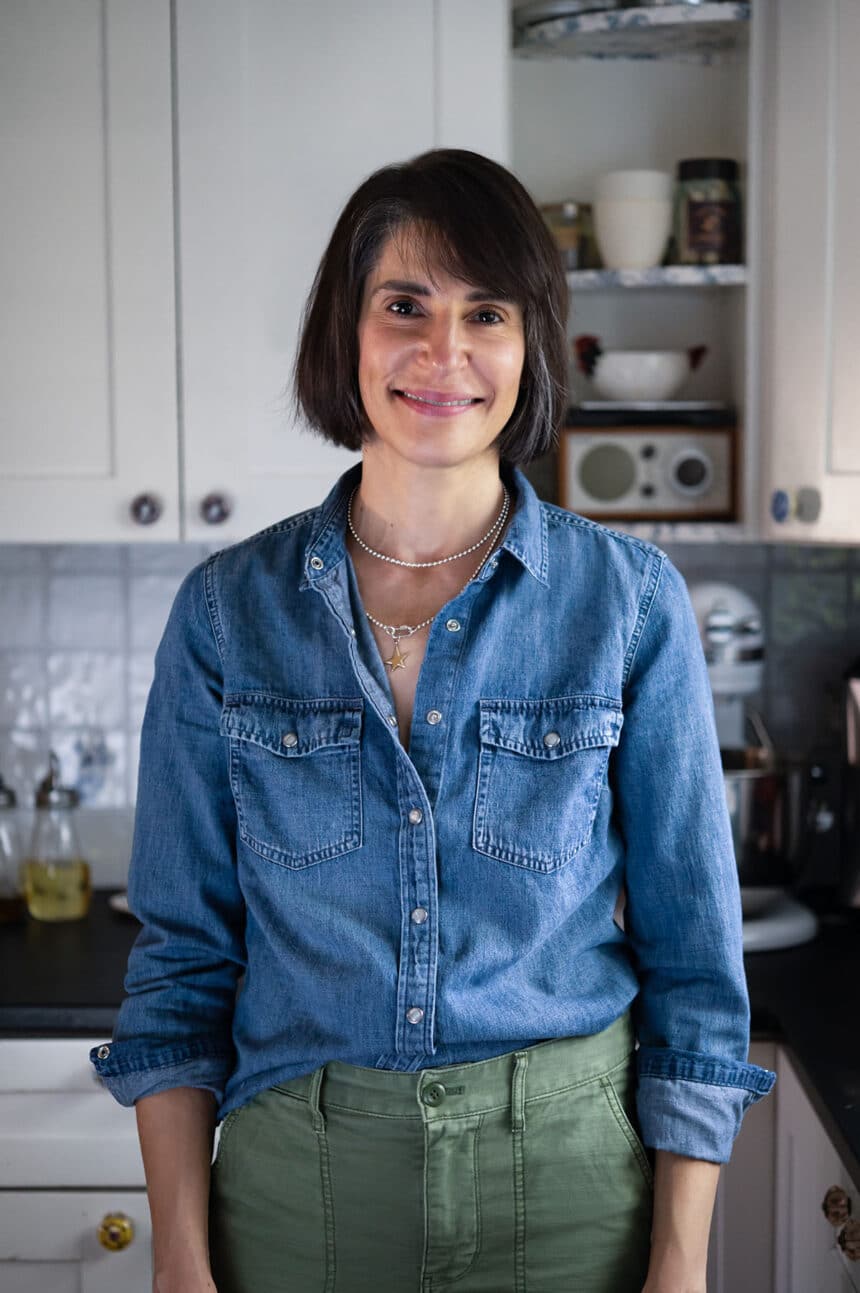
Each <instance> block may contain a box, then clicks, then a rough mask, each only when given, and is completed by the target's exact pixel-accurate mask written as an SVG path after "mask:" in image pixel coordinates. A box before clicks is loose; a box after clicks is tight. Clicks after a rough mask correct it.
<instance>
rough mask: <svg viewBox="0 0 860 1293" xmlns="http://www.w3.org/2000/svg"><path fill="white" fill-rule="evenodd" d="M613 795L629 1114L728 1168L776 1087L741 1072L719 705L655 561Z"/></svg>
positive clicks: (670, 568) (743, 994)
mask: <svg viewBox="0 0 860 1293" xmlns="http://www.w3.org/2000/svg"><path fill="white" fill-rule="evenodd" d="M628 657H629V659H628V666H627V676H626V679H625V686H624V690H623V696H622V701H623V712H624V724H623V727H622V731H621V738H620V741H619V744H618V747H617V749H616V750H615V751H614V752H613V760H614V773H613V783H612V788H613V794H614V797H615V803H616V811H617V813H618V823H619V826H620V829H621V831H622V834H623V836H624V841H625V852H626V874H625V887H626V891H627V904H626V907H625V909H624V929H625V933H626V934H627V936H628V938H629V941H630V944H631V947H632V951H633V955H634V958H635V963H636V967H637V972H638V976H639V982H640V991H639V994H638V996H637V997H636V998H635V1000H634V1002H633V1005H632V1013H633V1020H634V1025H635V1029H636V1036H637V1040H638V1042H639V1047H638V1050H637V1051H636V1063H637V1078H638V1083H637V1097H636V1098H637V1112H638V1115H639V1121H640V1126H641V1131H642V1139H643V1141H644V1143H645V1144H646V1145H649V1146H652V1147H653V1148H655V1149H667V1150H671V1151H673V1152H674V1153H676V1154H684V1155H687V1156H688V1157H690V1158H701V1159H709V1160H711V1161H712V1162H718V1163H725V1162H728V1161H729V1158H730V1155H731V1150H732V1144H733V1141H734V1139H735V1137H736V1135H737V1133H738V1131H739V1130H740V1125H741V1120H742V1118H743V1115H744V1113H745V1112H746V1110H747V1109H748V1108H749V1107H750V1105H752V1104H754V1103H755V1102H756V1101H757V1100H760V1099H761V1097H762V1096H764V1095H766V1094H767V1093H768V1092H769V1091H770V1090H771V1088H772V1087H773V1084H774V1082H775V1081H776V1074H775V1073H773V1072H771V1070H770V1069H765V1068H760V1067H759V1066H758V1065H757V1064H750V1063H748V1062H747V1059H748V1055H749V1020H750V1007H749V995H748V991H747V983H746V974H745V971H744V962H743V938H742V916H741V900H740V883H739V880H738V871H737V863H736V860H735V852H734V844H733V841H732V833H731V822H730V818H729V811H728V805H727V800H726V793H725V783H724V779H723V770H722V762H721V758H720V749H719V739H718V737H717V730H716V720H715V714H714V702H713V695H712V692H711V687H710V680H709V677H708V671H707V665H706V662H705V655H704V651H703V649H702V643H701V639H700V637H699V631H698V626H697V623H696V616H695V611H694V610H693V606H692V603H691V601H690V597H689V593H688V592H687V586H686V584H685V582H684V579H683V577H682V576H681V574H680V572H679V571H678V570H677V569H676V567H675V566H674V565H673V564H672V563H671V561H670V560H669V558H668V557H666V555H665V554H664V553H662V552H657V554H656V555H655V556H654V558H653V560H652V563H651V566H650V568H649V572H648V575H647V577H646V582H645V588H644V591H643V596H642V600H641V604H640V608H639V617H638V620H637V624H636V626H635V629H634V632H633V637H632V640H631V643H630V647H629V650H628Z"/></svg>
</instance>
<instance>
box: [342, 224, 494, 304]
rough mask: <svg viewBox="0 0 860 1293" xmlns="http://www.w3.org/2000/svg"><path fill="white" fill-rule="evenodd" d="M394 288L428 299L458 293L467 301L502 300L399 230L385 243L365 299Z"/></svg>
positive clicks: (412, 235) (417, 236)
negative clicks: (434, 295)
mask: <svg viewBox="0 0 860 1293" xmlns="http://www.w3.org/2000/svg"><path fill="white" fill-rule="evenodd" d="M384 289H390V290H392V291H398V292H410V293H414V294H416V295H422V296H426V295H429V294H431V293H433V292H440V291H455V292H460V293H461V294H462V295H463V296H465V298H466V300H473V301H478V300H485V299H487V298H488V297H490V296H493V297H495V298H496V299H499V300H501V299H502V297H501V296H499V294H498V293H494V292H493V291H492V290H491V289H490V288H489V287H488V286H487V285H486V284H484V285H481V284H476V283H475V281H474V280H472V279H464V278H461V277H460V276H459V275H458V274H456V273H452V272H451V270H450V269H449V268H446V266H444V265H443V264H442V263H441V259H440V257H439V255H438V253H436V252H435V251H434V249H433V247H432V246H430V245H428V243H427V242H425V241H424V240H423V239H422V238H421V236H420V234H417V233H415V232H414V231H402V230H401V231H397V232H395V233H394V234H393V235H389V236H388V238H386V240H385V242H384V243H383V244H382V247H381V250H380V253H379V256H378V257H377V260H376V263H375V265H374V266H373V269H372V270H371V272H370V273H369V274H368V276H367V282H366V284H365V298H366V299H369V297H370V296H371V295H375V294H376V293H377V292H381V291H382V290H384Z"/></svg>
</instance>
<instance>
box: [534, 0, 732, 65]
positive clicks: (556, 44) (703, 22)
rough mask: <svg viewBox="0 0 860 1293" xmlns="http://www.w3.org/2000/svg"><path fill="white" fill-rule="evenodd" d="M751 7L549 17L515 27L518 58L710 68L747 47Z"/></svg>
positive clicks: (683, 6)
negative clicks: (611, 60) (660, 61)
mask: <svg viewBox="0 0 860 1293" xmlns="http://www.w3.org/2000/svg"><path fill="white" fill-rule="evenodd" d="M749 19H750V5H749V4H727V3H718V4H699V5H690V4H667V5H658V6H656V7H654V8H650V7H649V8H636V9H611V10H609V11H607V12H605V13H584V14H575V15H571V16H570V17H566V18H547V19H545V20H544V21H543V22H537V23H532V24H530V25H529V26H528V27H524V28H516V27H515V28H514V41H513V52H514V54H515V55H516V56H517V57H518V58H633V59H671V60H673V61H676V62H693V63H704V64H708V63H712V62H716V61H718V60H719V59H720V58H721V57H722V56H723V55H725V54H727V53H731V52H732V51H734V50H735V49H737V48H739V47H742V46H745V45H746V44H747V42H748V32H749Z"/></svg>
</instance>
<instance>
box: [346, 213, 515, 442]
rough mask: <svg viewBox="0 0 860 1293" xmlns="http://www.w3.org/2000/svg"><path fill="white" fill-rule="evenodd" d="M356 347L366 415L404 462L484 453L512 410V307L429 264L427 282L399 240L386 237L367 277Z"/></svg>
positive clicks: (422, 271) (407, 246)
mask: <svg viewBox="0 0 860 1293" xmlns="http://www.w3.org/2000/svg"><path fill="white" fill-rule="evenodd" d="M358 345H359V363H358V384H359V389H360V391H361V398H362V401H363V404H364V409H365V412H366V414H367V417H368V419H369V421H370V423H371V425H372V426H373V428H374V430H375V431H376V434H377V437H378V440H379V441H382V442H383V443H384V444H385V445H386V446H387V447H388V448H389V449H391V450H392V451H393V452H395V453H396V454H398V455H400V456H401V457H405V458H407V459H409V460H410V461H412V462H415V463H420V464H423V465H426V466H431V465H436V466H454V465H456V464H458V463H462V462H464V461H466V460H469V459H473V458H475V457H476V456H479V455H481V454H484V453H486V452H487V451H488V449H489V446H490V445H492V443H493V441H494V440H495V439H496V437H497V436H498V434H499V432H500V431H501V430H502V428H503V427H504V425H505V423H506V422H507V421H508V420H509V418H510V416H511V414H512V412H513V410H514V406H515V404H516V401H517V395H518V393H519V385H520V377H521V375H522V369H523V361H524V359H525V337H524V330H523V317H522V310H521V309H520V307H519V306H518V305H516V304H515V303H513V302H512V301H503V300H500V299H498V298H497V297H494V296H492V295H490V294H489V293H487V292H486V291H485V290H483V289H481V288H477V289H476V288H475V286H474V285H473V284H471V283H466V282H464V281H463V280H462V279H459V278H452V277H451V276H450V275H448V274H446V273H444V272H443V271H442V270H441V268H438V267H435V268H434V271H433V278H432V281H431V279H430V278H429V277H428V275H427V273H426V271H425V270H423V269H421V268H420V261H419V259H418V258H417V257H416V256H415V254H414V252H412V253H411V254H410V249H409V241H408V238H405V237H402V236H401V237H399V238H397V239H396V240H395V239H389V240H388V241H387V242H386V243H385V244H384V246H383V249H382V253H381V255H380V257H379V260H378V261H377V263H376V266H375V267H374V269H373V270H372V271H371V272H370V273H369V274H368V276H367V279H366V281H365V286H364V294H363V298H362V303H361V311H360V315H359V323H358ZM492 454H493V456H494V457H497V456H498V455H497V451H496V450H495V449H494V450H492Z"/></svg>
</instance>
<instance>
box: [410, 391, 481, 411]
mask: <svg viewBox="0 0 860 1293" xmlns="http://www.w3.org/2000/svg"><path fill="white" fill-rule="evenodd" d="M394 394H395V395H400V396H401V397H402V398H403V399H407V400H411V401H412V402H414V403H415V404H419V405H420V404H425V405H429V406H430V407H435V408H468V407H469V406H470V405H471V404H481V403H482V402H483V400H482V397H481V396H479V395H470V394H469V392H468V391H434V390H428V389H426V388H425V387H423V386H407V387H402V388H399V389H395V390H394Z"/></svg>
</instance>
